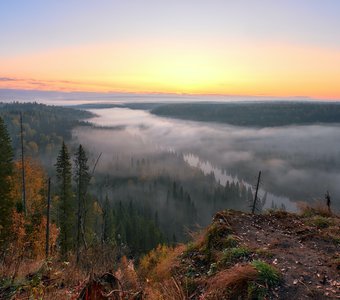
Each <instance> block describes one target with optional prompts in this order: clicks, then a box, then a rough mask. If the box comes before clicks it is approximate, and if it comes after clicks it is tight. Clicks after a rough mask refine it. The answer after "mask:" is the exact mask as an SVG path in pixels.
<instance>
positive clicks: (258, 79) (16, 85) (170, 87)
mask: <svg viewBox="0 0 340 300" xmlns="http://www.w3.org/2000/svg"><path fill="white" fill-rule="evenodd" d="M339 16H340V1H337V0H323V1H319V0H299V1H296V0H280V1H279V0H278V1H273V0H248V1H244V0H209V1H208V0H205V1H203V0H171V1H165V0H164V1H163V0H120V1H118V0H98V1H93V0H58V1H52V0H50V1H48V0H39V1H38V0H30V1H22V0H8V1H5V0H4V1H0V45H1V47H0V89H28V90H55V91H66V92H68V91H85V92H99V93H108V92H111V93H112V92H119V93H121V92H123V93H175V94H203V95H205V94H214V95H215V94H216V95H245V96H267V97H268V96H276V97H302V98H304V97H305V98H314V99H328V100H340V30H339V28H340V18H339Z"/></svg>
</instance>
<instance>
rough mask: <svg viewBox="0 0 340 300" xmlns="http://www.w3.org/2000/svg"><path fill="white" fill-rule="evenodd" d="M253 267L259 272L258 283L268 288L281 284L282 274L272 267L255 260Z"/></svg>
mask: <svg viewBox="0 0 340 300" xmlns="http://www.w3.org/2000/svg"><path fill="white" fill-rule="evenodd" d="M251 264H252V266H253V267H254V268H255V269H256V270H257V271H258V273H259V276H258V283H260V284H264V285H266V286H268V287H272V286H275V285H277V284H279V283H280V281H281V278H280V273H279V272H278V271H277V270H276V269H275V268H274V267H272V266H271V265H269V264H267V263H266V262H264V261H261V260H254V261H253V262H252V263H251Z"/></svg>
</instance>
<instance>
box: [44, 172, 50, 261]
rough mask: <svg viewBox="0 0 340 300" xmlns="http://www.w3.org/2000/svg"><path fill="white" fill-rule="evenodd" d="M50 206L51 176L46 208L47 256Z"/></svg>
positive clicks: (47, 249) (47, 252) (46, 249)
mask: <svg viewBox="0 0 340 300" xmlns="http://www.w3.org/2000/svg"><path fill="white" fill-rule="evenodd" d="M50 207H51V178H48V190H47V209H46V247H45V253H46V258H48V255H49V249H50Z"/></svg>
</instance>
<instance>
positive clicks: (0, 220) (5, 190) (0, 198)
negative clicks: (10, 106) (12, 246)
mask: <svg viewBox="0 0 340 300" xmlns="http://www.w3.org/2000/svg"><path fill="white" fill-rule="evenodd" d="M12 174H13V149H12V146H11V139H10V137H9V134H8V132H7V128H6V125H5V123H4V121H3V119H2V118H1V117H0V216H1V217H0V241H1V242H2V241H3V239H4V238H5V237H6V236H8V233H9V226H10V223H11V210H12V207H13V201H12V199H11V196H10V192H11V179H10V177H11V175H12ZM0 244H2V243H0Z"/></svg>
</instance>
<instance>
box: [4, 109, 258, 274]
mask: <svg viewBox="0 0 340 300" xmlns="http://www.w3.org/2000/svg"><path fill="white" fill-rule="evenodd" d="M20 115H21V116H22V138H23V152H22V150H21V144H20V141H21V134H20V133H21V123H20V122H21V120H20ZM0 116H1V141H2V142H1V145H2V149H1V159H2V161H1V164H2V166H1V170H2V174H1V188H2V192H1V195H2V198H3V199H2V200H1V210H2V215H4V216H6V217H5V218H2V221H1V222H2V224H1V237H2V243H1V244H2V247H1V257H2V259H3V261H8V260H9V261H12V263H14V262H15V263H18V262H17V261H24V260H25V259H34V258H38V257H43V256H44V255H46V254H49V253H50V254H52V253H54V254H56V253H58V255H61V257H63V258H64V259H68V258H70V257H73V256H74V255H75V256H76V259H77V261H78V260H82V259H83V258H84V257H86V255H87V254H86V253H88V251H90V249H95V248H96V247H98V246H103V245H106V246H107V247H111V248H112V249H115V251H116V255H117V257H118V258H119V257H121V256H123V255H126V256H128V257H131V258H134V259H138V257H140V256H141V255H142V254H145V253H147V252H148V251H150V250H151V249H153V248H155V247H156V246H157V245H159V244H165V245H176V244H177V243H179V242H184V241H187V240H188V239H189V238H190V236H189V233H190V232H193V231H195V230H197V229H198V228H200V227H201V226H205V225H206V224H208V222H209V221H210V218H211V215H212V214H213V213H214V212H216V211H218V210H219V209H223V208H224V207H226V206H229V207H234V208H235V209H243V210H247V209H248V208H249V205H250V203H251V201H252V198H253V193H252V189H251V188H250V187H248V188H246V186H245V185H243V184H242V183H241V184H240V183H239V182H227V184H226V185H225V186H222V185H220V184H219V183H218V182H217V181H216V179H215V178H214V175H213V174H208V175H205V174H204V173H203V172H202V171H199V170H198V169H196V168H192V167H190V166H188V165H187V164H185V163H184V158H183V155H181V154H176V153H171V152H166V151H165V152H164V151H159V152H158V153H156V154H155V153H153V154H152V155H151V154H131V155H124V154H122V153H116V154H112V158H111V160H109V161H108V162H107V160H106V161H105V165H102V166H100V163H101V154H100V155H99V156H98V153H91V152H90V151H88V150H87V149H85V148H84V147H83V146H82V145H79V144H77V139H74V138H72V130H73V129H74V128H76V127H78V126H89V123H87V121H86V118H89V117H91V116H93V115H92V114H91V113H88V112H86V111H82V110H77V109H73V108H63V107H57V106H47V105H42V104H37V103H25V104H20V103H12V104H1V105H0ZM23 155H24V157H23ZM46 157H48V158H49V159H46ZM97 163H98V168H97V169H96V167H97ZM169 166H171V167H169ZM184 170H185V172H184ZM23 171H24V173H23ZM23 176H24V177H25V181H24V182H23V179H22V178H23ZM48 180H50V184H51V186H50V187H51V188H50V190H49V188H48ZM23 190H25V195H23ZM49 194H50V210H49V212H48V218H49V220H50V223H51V226H50V229H49V230H50V233H49V236H50V238H49V239H50V242H49V246H48V249H47V248H46V249H45V246H46V245H45V242H46V241H45V240H46V238H45V231H46V218H47V213H46V209H47V208H46V205H47V204H46V203H47V199H48V195H49ZM9 233H11V234H9ZM46 247H47V246H46ZM19 249H20V250H19ZM117 249H118V250H117ZM14 258H15V259H14ZM9 264H11V262H9ZM17 268H19V266H18V267H17ZM16 272H18V270H14V274H12V276H13V278H15V277H16V274H15V273H16Z"/></svg>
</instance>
